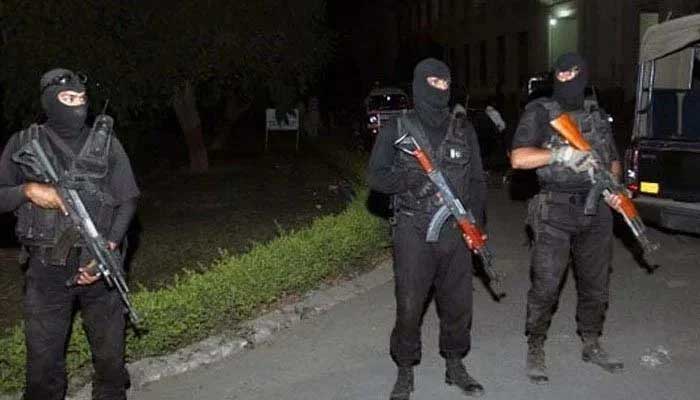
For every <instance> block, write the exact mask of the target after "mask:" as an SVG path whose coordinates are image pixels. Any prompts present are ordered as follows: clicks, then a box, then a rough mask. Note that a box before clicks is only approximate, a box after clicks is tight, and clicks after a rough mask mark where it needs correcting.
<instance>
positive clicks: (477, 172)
mask: <svg viewBox="0 0 700 400" xmlns="http://www.w3.org/2000/svg"><path fill="white" fill-rule="evenodd" d="M466 130H467V132H468V133H469V135H470V139H471V140H470V142H471V143H470V144H471V153H472V154H471V160H472V163H471V164H472V165H471V174H470V176H469V188H470V196H469V208H471V210H472V213H473V214H474V218H476V222H477V224H478V225H479V227H481V228H482V229H486V196H487V188H486V176H485V175H484V167H483V165H482V163H481V154H480V152H479V142H478V140H477V138H476V131H475V130H474V128H473V127H472V126H469V127H468V128H467V129H466Z"/></svg>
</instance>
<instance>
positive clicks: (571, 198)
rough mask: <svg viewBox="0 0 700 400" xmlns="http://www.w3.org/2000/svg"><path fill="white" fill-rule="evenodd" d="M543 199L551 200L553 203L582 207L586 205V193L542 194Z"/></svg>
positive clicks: (548, 192)
mask: <svg viewBox="0 0 700 400" xmlns="http://www.w3.org/2000/svg"><path fill="white" fill-rule="evenodd" d="M541 194H542V195H544V197H545V199H548V200H552V201H554V202H555V203H569V204H572V205H578V206H583V205H585V204H586V198H587V197H588V193H566V192H550V191H547V192H542V193H541Z"/></svg>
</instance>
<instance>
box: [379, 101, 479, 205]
mask: <svg viewBox="0 0 700 400" xmlns="http://www.w3.org/2000/svg"><path fill="white" fill-rule="evenodd" d="M456 121H457V120H456V119H452V121H451V123H450V128H449V129H448V132H447V135H445V138H444V139H443V141H442V143H441V144H440V146H439V147H438V148H437V149H433V148H432V146H431V144H430V141H429V140H427V138H426V136H425V134H424V133H423V132H422V126H421V122H420V120H419V119H418V116H417V115H416V114H415V112H407V113H405V114H404V115H402V116H401V117H399V119H398V120H397V127H398V130H399V132H398V136H397V138H399V137H401V136H403V135H404V134H406V133H408V134H410V135H411V136H413V137H414V138H415V139H416V141H417V142H418V144H419V145H420V146H421V147H422V148H423V149H424V150H425V151H426V152H427V153H428V156H429V157H430V158H431V159H432V161H433V164H435V166H436V167H437V168H439V169H440V170H441V171H442V173H443V174H444V175H445V178H447V180H448V182H449V184H450V186H451V188H452V191H453V192H454V194H455V196H458V197H459V198H460V200H462V202H463V203H464V204H469V199H468V197H469V181H470V176H471V169H472V164H471V163H472V160H471V154H472V151H471V149H472V146H476V143H473V142H472V140H471V138H473V137H475V133H474V132H473V130H474V128H473V127H472V126H471V124H469V123H468V122H465V124H464V125H462V126H456V125H458V124H456V123H455V122H456ZM406 122H408V123H406ZM411 127H413V129H417V130H420V131H419V132H414V131H411ZM394 166H395V168H396V169H397V170H399V171H405V170H414V171H416V172H418V173H424V172H423V170H422V169H421V167H420V165H419V164H418V161H417V160H416V158H415V157H413V156H411V155H409V154H406V153H404V152H402V151H399V152H397V156H396V159H395V162H394ZM426 182H427V185H433V183H432V182H429V181H427V177H426ZM430 192H432V191H428V190H423V191H421V193H414V192H413V191H410V190H409V191H406V192H403V193H398V194H396V195H394V202H393V204H394V211H395V212H400V211H402V210H403V211H408V212H411V213H421V214H425V215H432V214H434V213H435V212H436V211H437V210H438V209H439V208H440V206H441V203H440V199H439V198H438V197H437V195H436V194H431V195H429V196H424V195H423V194H422V193H430Z"/></svg>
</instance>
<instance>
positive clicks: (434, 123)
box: [368, 59, 486, 399]
mask: <svg viewBox="0 0 700 400" xmlns="http://www.w3.org/2000/svg"><path fill="white" fill-rule="evenodd" d="M449 74H450V73H449V69H448V68H447V66H446V65H445V64H443V63H442V62H439V61H437V60H434V59H427V60H424V61H422V62H421V63H419V64H418V65H417V66H416V69H415V73H414V82H413V93H414V102H415V111H412V112H408V113H406V114H405V115H403V116H401V117H400V118H399V121H396V120H393V121H390V122H389V123H387V124H385V125H384V126H382V127H381V128H380V132H379V136H378V138H377V142H376V143H375V146H374V149H373V150H372V155H371V159H370V162H369V170H368V181H369V185H370V187H371V188H372V189H373V190H376V191H378V192H382V193H387V194H391V195H392V197H393V208H394V217H395V225H394V226H393V233H392V235H393V237H392V239H393V243H394V276H395V294H396V325H395V326H394V329H393V331H392V333H391V356H392V358H393V359H394V361H395V362H396V364H397V365H398V367H399V378H398V380H397V385H396V386H395V388H394V392H393V393H392V399H408V398H409V396H410V392H411V391H412V389H413V375H412V367H413V366H414V365H416V364H418V363H419V362H420V359H421V338H420V336H421V334H420V333H421V332H420V330H421V322H422V315H423V313H424V310H425V307H426V304H427V302H428V301H429V300H430V299H429V295H430V293H431V289H434V295H435V299H436V303H437V312H438V315H439V317H440V344H439V345H440V354H441V355H442V356H443V357H444V358H445V359H446V360H448V381H455V380H457V379H461V381H460V382H456V384H458V385H459V386H460V387H462V388H463V389H465V391H471V392H473V393H476V392H480V391H483V388H481V385H479V384H478V383H477V382H476V381H474V380H473V379H471V377H469V376H468V374H467V373H466V370H464V366H463V365H462V363H461V359H462V358H464V357H465V356H466V355H467V353H468V352H469V349H470V346H471V341H470V329H471V323H472V255H471V253H470V252H469V250H468V248H467V247H466V246H465V244H464V241H463V239H462V237H461V232H460V230H459V228H458V227H457V226H456V225H455V224H454V223H452V222H450V223H446V224H445V225H444V226H443V229H442V232H441V234H440V240H439V241H438V242H437V243H427V242H426V232H427V228H428V224H429V222H430V219H431V217H432V216H433V214H434V213H435V212H436V211H437V210H438V208H439V207H440V205H441V203H440V200H439V198H438V197H437V196H436V189H435V187H434V185H433V184H432V183H431V182H430V181H429V180H428V178H427V176H426V174H425V173H424V172H423V171H422V170H421V168H420V165H419V164H418V162H417V161H416V159H415V158H414V157H413V156H411V155H408V154H405V153H403V152H401V151H397V149H396V148H395V147H394V145H393V144H394V142H395V141H396V140H397V139H398V138H399V137H400V136H402V135H404V134H406V133H409V134H411V135H413V136H414V137H415V138H416V139H418V138H421V139H422V140H419V141H421V146H422V147H424V149H425V150H427V151H428V153H429V156H430V157H431V158H432V159H433V161H434V163H435V164H436V165H437V166H438V168H440V169H442V171H443V173H444V174H445V176H446V177H447V179H448V180H449V182H450V184H451V185H452V189H453V191H454V193H455V195H457V196H458V197H459V198H460V199H461V200H462V201H463V203H464V204H465V206H467V207H470V208H471V209H472V211H473V213H474V215H476V216H477V219H478V220H479V221H478V222H479V223H480V225H482V226H483V215H484V200H485V194H486V185H485V181H484V177H483V170H482V165H481V159H480V156H479V146H478V143H477V139H476V133H475V131H474V129H473V128H472V126H471V124H469V123H468V122H466V123H465V124H464V125H463V126H461V127H458V128H455V129H448V128H449V127H450V122H451V118H450V112H449V109H448V100H449V90H447V91H441V90H438V89H436V88H434V87H432V86H430V85H428V83H427V82H426V78H427V77H428V76H435V77H439V78H442V79H446V80H449V76H450V75H449ZM401 121H408V122H409V123H408V124H406V123H403V124H402V123H401ZM407 125H412V126H415V127H419V129H420V132H410V131H408V130H407V129H409V128H407ZM399 126H400V127H401V128H399ZM448 221H449V220H448ZM450 368H452V369H450ZM457 371H459V372H457ZM453 375H454V376H455V378H454V379H451V377H452V376H453ZM456 375H459V378H457V377H456ZM460 383H461V384H460Z"/></svg>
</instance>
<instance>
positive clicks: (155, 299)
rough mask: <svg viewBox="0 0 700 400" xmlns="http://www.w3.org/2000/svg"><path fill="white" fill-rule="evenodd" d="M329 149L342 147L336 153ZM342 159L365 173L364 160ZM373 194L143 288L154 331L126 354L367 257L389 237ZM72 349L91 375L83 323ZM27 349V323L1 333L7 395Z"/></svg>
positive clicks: (207, 325)
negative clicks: (370, 206)
mask: <svg viewBox="0 0 700 400" xmlns="http://www.w3.org/2000/svg"><path fill="white" fill-rule="evenodd" d="M329 151H337V149H336V150H329ZM351 158H352V157H351V156H349V157H338V158H337V159H338V160H342V162H344V163H347V164H344V165H339V166H338V167H339V168H341V169H347V168H349V169H350V173H352V174H355V175H356V176H358V177H359V176H361V175H362V168H360V166H361V165H364V164H363V163H360V162H356V161H350V159H351ZM366 195H367V193H366V191H365V190H361V191H360V195H359V196H358V197H357V198H356V199H355V200H354V201H353V202H352V203H351V204H350V205H349V206H348V208H347V209H346V210H345V211H343V212H342V213H340V214H338V215H331V216H325V217H320V218H318V219H317V220H315V221H314V222H313V224H312V225H311V226H310V227H308V228H305V229H301V230H298V231H292V232H287V233H286V234H284V235H283V236H280V237H278V238H277V239H274V240H272V241H271V242H269V243H266V244H258V245H256V246H255V247H253V248H252V250H251V251H250V252H248V253H245V254H242V255H238V256H230V255H227V254H223V255H222V256H221V257H219V258H218V259H217V260H215V261H214V263H213V264H212V266H211V267H210V268H209V269H208V270H207V271H206V272H203V273H187V274H185V275H184V276H180V277H177V278H176V279H175V280H174V282H172V283H171V284H170V285H169V286H167V287H165V288H162V289H157V290H146V289H144V290H141V291H139V292H137V293H135V294H134V295H133V299H132V300H133V303H134V305H135V307H136V308H137V310H138V311H139V313H140V314H141V317H142V319H143V320H144V321H145V327H146V328H147V333H145V334H143V335H141V336H139V337H136V336H134V335H131V334H130V335H129V337H128V338H127V358H128V359H129V360H136V359H139V358H143V357H148V356H155V355H161V354H165V353H168V352H171V351H173V350H175V349H178V348H181V347H183V346H185V345H187V344H190V343H192V342H194V341H197V340H200V339H202V338H205V337H207V336H208V335H211V334H214V333H216V332H218V331H220V330H221V329H223V328H225V327H230V326H231V325H232V324H234V323H235V322H236V321H241V320H245V319H248V318H250V317H252V316H253V315H254V312H255V311H256V310H257V309H258V308H259V307H260V306H261V305H265V304H270V303H273V302H275V301H276V300H278V299H280V298H281V297H282V296H285V295H287V294H290V293H302V292H304V291H307V290H309V289H311V288H313V287H315V286H316V285H318V283H319V282H320V281H322V280H323V279H324V278H326V277H330V276H334V275H338V274H339V273H342V272H343V271H345V270H346V268H347V267H348V266H350V265H353V264H358V263H359V262H360V261H364V260H367V259H368V257H369V256H371V255H373V254H376V253H377V252H378V251H379V250H380V249H382V248H383V247H385V245H386V244H387V241H388V237H387V235H386V228H385V224H384V222H383V221H381V220H380V219H378V218H376V217H374V216H372V215H371V214H370V213H369V212H368V211H367V210H366V208H365V200H366ZM75 326H76V329H74V331H73V337H72V338H71V342H70V345H69V350H68V369H69V374H70V375H71V376H75V375H80V374H85V371H87V368H88V367H89V365H90V351H89V347H88V345H87V341H86V339H85V335H84V332H83V330H82V329H81V328H79V326H80V325H79V324H76V325H75ZM24 363H25V346H24V335H23V331H22V327H21V326H17V327H15V328H12V329H10V330H9V331H8V332H7V333H6V334H5V335H4V336H2V337H0V392H2V393H13V392H17V391H19V390H21V389H22V387H23V384H24Z"/></svg>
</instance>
